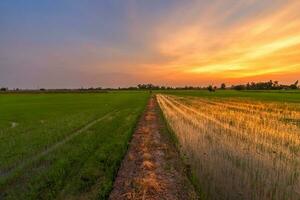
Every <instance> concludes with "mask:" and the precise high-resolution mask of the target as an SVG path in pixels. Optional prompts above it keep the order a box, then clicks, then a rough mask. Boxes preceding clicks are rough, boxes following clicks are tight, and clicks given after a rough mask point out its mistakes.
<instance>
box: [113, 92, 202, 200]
mask: <svg viewBox="0 0 300 200" xmlns="http://www.w3.org/2000/svg"><path fill="white" fill-rule="evenodd" d="M165 130H166V129H165V125H164V123H163V121H162V119H161V118H160V115H159V108H158V104H157V101H156V99H155V97H151V98H150V100H149V103H148V105H147V108H146V111H145V112H144V114H143V116H142V117H141V119H140V121H139V123H138V126H137V129H136V131H135V133H134V134H133V138H132V141H131V143H130V146H129V149H128V152H127V155H126V156H125V158H124V160H123V162H122V164H121V167H120V169H119V172H118V175H117V177H116V180H115V183H114V188H113V191H112V192H111V194H110V197H109V199H110V200H121V199H124V200H125V199H126V200H139V199H141V200H144V199H151V200H156V199H159V200H163V199H170V200H176V199H178V200H179V199H180V200H184V199H198V198H197V195H196V192H195V190H194V188H193V186H192V185H191V183H190V182H189V180H188V178H187V176H186V173H185V168H184V165H183V163H182V161H181V159H180V156H179V153H178V151H177V150H176V147H175V145H174V144H173V143H172V141H171V139H170V137H169V136H168V135H167V134H166V133H165Z"/></svg>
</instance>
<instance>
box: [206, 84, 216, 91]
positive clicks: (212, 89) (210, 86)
mask: <svg viewBox="0 0 300 200" xmlns="http://www.w3.org/2000/svg"><path fill="white" fill-rule="evenodd" d="M207 89H208V91H210V92H214V91H215V87H213V86H212V85H209V86H208V87H207Z"/></svg>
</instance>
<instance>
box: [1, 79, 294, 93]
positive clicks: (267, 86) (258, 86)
mask: <svg viewBox="0 0 300 200" xmlns="http://www.w3.org/2000/svg"><path fill="white" fill-rule="evenodd" d="M298 83H299V82H298V80H297V81H296V82H294V83H293V84H290V85H284V84H279V82H278V81H272V80H270V81H267V82H257V83H255V82H251V83H247V84H239V85H232V86H229V87H227V86H226V84H225V83H222V84H221V85H220V86H219V87H217V86H213V85H209V86H205V87H201V86H183V87H170V86H159V85H154V84H151V83H148V84H138V85H137V86H131V87H119V88H102V87H95V88H94V87H89V88H83V87H82V88H78V89H45V88H40V89H36V90H28V89H19V88H14V89H12V90H9V89H8V88H7V87H1V88H0V91H2V92H5V91H15V92H44V91H47V92H106V91H110V90H209V91H211V92H214V91H216V90H218V89H220V90H226V89H233V90H288V89H299V85H298Z"/></svg>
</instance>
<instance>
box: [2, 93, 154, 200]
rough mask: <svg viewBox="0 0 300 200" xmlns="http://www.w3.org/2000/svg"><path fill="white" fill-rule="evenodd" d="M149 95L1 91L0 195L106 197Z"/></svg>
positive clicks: (21, 196)
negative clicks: (11, 92)
mask: <svg viewBox="0 0 300 200" xmlns="http://www.w3.org/2000/svg"><path fill="white" fill-rule="evenodd" d="M148 96H149V94H148V93H146V92H109V93H95V94H93V93H91V94H72V93H67V94H46V93H45V94H30V93H29V94H0V151H1V154H0V199H77V198H78V199H79V198H86V199H90V198H93V199H95V198H97V199H105V198H106V197H107V195H108V194H109V192H110V190H111V188H112V183H113V179H114V176H115V174H116V172H117V169H118V167H119V164H120V162H121V160H122V158H123V156H124V154H125V152H126V150H127V145H128V141H129V139H130V137H131V134H132V133H133V129H134V127H135V124H136V122H137V119H138V117H139V115H140V114H141V112H142V111H143V109H144V107H145V105H146V102H147V99H148Z"/></svg>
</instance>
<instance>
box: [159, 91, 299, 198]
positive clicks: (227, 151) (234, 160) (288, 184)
mask: <svg viewBox="0 0 300 200" xmlns="http://www.w3.org/2000/svg"><path fill="white" fill-rule="evenodd" d="M157 99H158V103H159V105H160V107H161V110H162V112H163V114H164V117H165V119H166V121H167V123H168V125H169V127H170V129H171V130H172V132H173V133H174V134H175V136H176V138H177V139H178V146H179V148H180V151H181V153H182V154H183V155H184V157H186V158H187V162H188V163H189V164H190V165H191V168H192V171H193V175H194V176H195V177H196V178H197V180H198V182H199V185H200V187H201V188H202V190H203V193H204V195H205V196H206V198H207V199H260V200H263V199H274V200H282V199H289V200H298V199H299V198H300V177H299V176H300V93H299V92H290V91H287V92H282V91H270V92H266V91H262V92H253V91H247V92H243V91H241V92H239V91H217V92H207V91H164V92H161V94H158V95H157Z"/></svg>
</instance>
